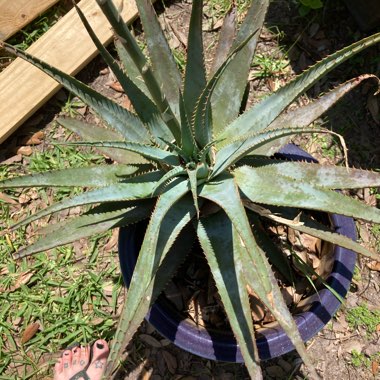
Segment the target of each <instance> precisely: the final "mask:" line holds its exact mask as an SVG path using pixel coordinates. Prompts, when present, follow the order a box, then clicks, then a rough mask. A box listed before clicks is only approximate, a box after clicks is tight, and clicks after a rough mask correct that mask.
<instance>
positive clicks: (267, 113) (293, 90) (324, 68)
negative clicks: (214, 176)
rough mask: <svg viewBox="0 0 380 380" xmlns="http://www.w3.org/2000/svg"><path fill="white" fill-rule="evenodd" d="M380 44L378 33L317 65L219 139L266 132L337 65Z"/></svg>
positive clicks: (280, 90)
mask: <svg viewBox="0 0 380 380" xmlns="http://www.w3.org/2000/svg"><path fill="white" fill-rule="evenodd" d="M379 41H380V33H376V34H374V35H372V36H369V37H366V38H363V39H362V40H360V41H358V42H355V43H353V44H351V45H349V46H347V47H345V48H343V49H341V50H339V51H337V52H335V53H333V54H331V55H329V56H328V57H326V58H324V59H323V60H322V61H320V62H318V63H317V64H315V65H314V66H312V67H311V68H309V69H308V70H306V71H305V72H303V73H302V74H301V75H299V76H298V77H296V78H295V79H294V80H293V81H291V82H290V83H289V84H287V85H285V86H284V87H281V88H280V89H279V90H278V91H276V92H275V93H273V94H272V95H270V96H268V97H267V98H266V99H264V100H263V101H261V102H260V103H258V104H257V105H255V106H253V107H252V108H250V109H249V110H248V111H246V112H245V113H244V114H242V115H241V116H240V117H238V118H237V119H235V120H234V121H233V122H232V123H231V124H229V125H228V126H227V128H226V129H225V130H224V132H223V133H221V134H220V136H219V137H220V138H226V139H229V140H231V139H234V138H236V136H237V135H240V136H243V135H245V134H246V133H248V132H259V131H262V130H263V129H265V128H267V127H268V126H269V125H270V124H271V123H272V122H273V121H274V120H275V119H276V118H277V117H278V116H279V115H280V113H281V112H283V111H284V110H285V108H286V107H287V106H289V105H290V104H291V103H292V102H293V101H294V100H295V99H296V98H297V97H299V96H300V95H302V94H303V93H304V92H305V91H307V90H308V89H309V88H310V87H311V86H312V85H313V84H315V83H316V82H317V81H318V80H319V79H321V78H322V77H323V76H324V75H326V74H327V73H328V72H330V71H331V70H333V69H334V68H335V67H337V66H338V65H339V64H341V63H343V62H344V61H346V60H347V59H349V58H351V57H353V56H354V55H355V54H357V53H359V52H360V51H362V50H364V49H366V48H367V47H369V46H372V45H374V44H376V43H378V42H379Z"/></svg>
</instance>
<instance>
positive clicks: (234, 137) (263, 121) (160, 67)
mask: <svg viewBox="0 0 380 380" xmlns="http://www.w3.org/2000/svg"><path fill="white" fill-rule="evenodd" d="M97 3H98V5H99V7H100V8H101V10H102V11H103V13H104V14H105V16H106V17H107V19H108V21H109V22H110V24H111V25H112V27H113V29H114V31H115V34H116V39H115V46H116V48H117V51H118V53H119V57H120V62H118V61H116V60H115V59H114V57H113V56H111V55H110V53H109V52H108V51H107V50H106V49H105V48H104V47H103V46H102V44H101V43H100V41H99V40H98V38H97V37H96V35H95V33H94V32H93V30H92V29H91V26H90V24H89V22H88V21H87V20H86V18H85V17H84V15H83V14H82V12H81V10H80V8H78V7H77V9H78V12H79V15H80V17H81V19H82V21H83V23H84V25H85V27H86V29H87V30H88V32H89V34H90V36H91V38H92V39H93V41H94V43H95V44H96V46H97V48H98V50H99V52H100V53H101V55H102V56H103V58H104V60H105V61H106V63H107V64H108V66H109V67H110V69H111V70H112V71H113V73H114V74H115V76H116V78H117V79H118V81H119V82H120V84H121V86H122V87H123V89H124V91H125V93H126V94H127V95H128V97H129V99H130V101H131V103H132V106H133V112H132V111H129V110H127V109H125V108H123V107H122V106H120V105H118V104H117V103H116V102H114V101H112V100H110V99H108V98H107V97H105V96H103V95H102V94H100V93H98V92H96V91H95V90H93V89H91V88H90V87H88V86H86V85H85V84H83V83H81V82H80V81H78V80H77V79H75V78H74V77H71V76H69V75H67V74H65V73H63V72H61V71H59V70H57V69H56V68H54V67H51V66H50V65H48V64H46V63H44V62H43V61H41V60H39V59H37V58H35V57H33V56H31V55H29V54H28V53H26V52H23V51H20V50H18V49H16V48H14V47H12V46H10V45H8V44H5V43H2V44H1V45H2V46H3V48H5V49H6V50H8V51H10V52H13V53H14V54H16V55H17V56H19V57H21V58H23V59H25V60H26V61H29V62H30V63H32V64H33V65H35V66H37V67H38V68H40V69H41V70H43V71H44V72H45V73H47V74H49V75H50V76H51V77H53V78H54V79H56V80H57V81H58V82H59V83H61V84H62V85H63V86H64V87H65V88H67V89H68V90H69V91H71V92H72V93H73V94H75V95H76V96H78V97H80V98H81V99H82V100H83V101H84V102H85V103H86V104H87V105H89V106H90V107H92V109H93V110H94V111H95V112H96V113H97V114H98V115H99V117H100V118H101V119H102V120H103V121H104V124H105V126H106V127H100V126H96V125H89V124H87V123H84V122H83V121H80V120H76V119H70V118H59V119H58V123H59V124H61V125H62V126H64V127H65V128H67V129H69V130H71V131H74V132H76V133H77V134H79V135H80V136H81V137H82V139H83V140H84V142H72V143H70V144H75V145H77V146H81V145H86V146H91V147H96V148H98V149H100V150H101V151H103V152H105V153H106V154H107V155H108V156H109V157H111V158H112V159H114V160H115V161H116V162H118V164H117V165H116V164H115V165H104V166H96V167H85V168H73V169H70V168H69V169H64V170H60V171H51V172H46V173H41V174H35V175H32V176H23V177H17V178H11V179H8V180H5V181H3V182H1V183H0V188H1V189H6V188H12V187H32V186H33V187H34V186H40V187H59V186H82V187H84V188H86V189H87V190H86V191H85V192H84V193H82V194H79V195H76V196H73V197H71V198H68V199H64V200H62V201H60V202H58V203H55V204H52V205H50V206H48V207H47V208H45V209H43V210H41V211H39V212H37V213H35V214H34V215H31V216H29V217H27V218H26V219H24V220H22V221H20V222H18V223H17V224H15V225H14V226H13V227H12V228H18V227H21V226H25V225H27V224H29V223H31V222H33V221H35V220H37V219H39V218H42V217H44V216H47V215H50V214H52V213H56V212H59V211H61V210H64V209H68V208H71V207H77V206H85V205H89V206H90V210H89V211H87V212H85V213H84V214H82V215H80V216H78V217H76V218H73V219H69V220H66V221H62V222H59V223H57V224H55V225H51V226H49V227H47V228H46V229H45V230H44V234H45V236H44V237H43V238H41V239H40V240H37V241H36V242H35V243H34V244H32V245H30V246H27V247H25V248H23V249H21V250H20V251H19V252H18V253H17V254H16V257H17V258H21V257H24V256H27V255H30V254H32V253H35V252H39V251H42V250H47V249H50V248H53V247H55V246H58V245H62V244H66V243H69V242H71V241H74V240H76V239H80V238H82V237H86V236H89V235H92V234H94V233H97V232H102V231H105V230H108V229H110V228H114V227H118V226H125V225H128V224H131V223H136V222H138V221H140V220H143V219H146V220H147V221H148V226H147V230H146V233H145V237H144V240H143V243H142V246H141V249H140V253H139V257H138V260H137V264H136V267H135V270H134V273H133V278H132V281H131V285H130V288H129V289H128V294H127V297H126V301H125V306H124V309H123V312H122V314H121V316H120V321H119V325H118V329H117V332H116V335H115V338H114V341H113V344H112V350H111V353H110V357H109V359H108V365H107V369H106V373H105V375H104V376H105V378H111V377H112V376H113V374H114V373H115V371H116V369H117V368H118V365H119V363H120V361H121V360H122V358H123V352H124V349H125V347H126V345H127V343H128V342H129V341H130V340H131V338H132V336H133V334H134V333H135V332H136V330H137V328H138V327H139V325H140V323H141V321H142V320H143V318H144V316H145V315H146V313H147V311H148V310H149V308H150V307H151V305H152V304H153V303H154V301H155V299H156V298H157V297H158V295H159V294H160V293H161V291H162V290H163V289H164V287H165V284H166V283H167V282H168V281H169V280H170V278H171V277H172V276H173V275H174V274H175V272H176V270H177V268H178V266H179V265H180V264H181V263H182V262H183V260H184V258H185V255H186V250H184V249H182V250H181V249H176V247H179V246H189V245H191V241H194V240H195V239H198V240H199V242H200V245H201V247H202V249H203V251H204V254H205V256H206V259H207V261H208V263H209V267H210V271H211V273H212V276H213V278H214V280H215V283H216V286H217V289H218V291H219V294H220V297H221V299H222V302H223V305H224V307H225V311H226V314H227V316H228V318H229V322H230V325H231V329H232V331H233V333H234V335H235V337H236V339H237V342H238V344H239V346H240V349H241V352H242V355H243V358H244V360H245V364H246V366H247V368H248V371H249V373H250V376H251V377H252V378H254V379H259V378H261V372H260V365H259V360H258V353H257V347H256V343H255V330H254V326H253V322H252V317H251V313H250V304H249V298H248V293H247V286H249V287H250V288H251V289H252V290H253V291H254V292H255V293H256V294H257V295H258V296H259V297H260V298H261V300H262V302H263V303H264V304H265V306H266V307H267V308H268V309H269V310H270V312H271V313H272V314H273V315H274V316H275V318H276V319H277V321H278V323H279V324H280V326H281V327H282V328H283V329H284V330H285V332H286V333H287V334H288V336H289V338H290V339H291V341H292V343H293V344H294V346H295V348H296V349H297V351H298V352H299V354H300V356H301V358H302V359H303V360H304V362H305V363H306V364H307V365H308V367H309V368H310V371H311V372H312V374H313V376H315V377H316V376H317V375H316V373H315V371H314V369H313V365H312V362H311V360H310V359H309V357H308V354H307V352H306V350H305V347H304V343H303V342H302V339H301V337H300V334H299V332H298V330H297V327H296V325H295V323H294V320H293V318H292V316H291V314H290V312H289V311H288V309H287V306H286V304H285V302H284V300H283V297H282V295H281V292H280V289H279V287H278V285H277V280H276V278H275V276H274V273H273V269H272V267H271V265H278V261H276V252H277V248H276V247H275V246H274V244H273V247H271V245H270V244H266V245H265V249H264V247H263V246H262V244H261V243H260V241H258V240H257V239H256V237H255V236H256V235H255V233H254V232H255V228H256V225H257V221H258V220H260V219H263V220H265V219H266V220H269V221H272V222H275V223H280V224H283V225H286V226H290V227H292V228H294V229H295V230H299V231H301V232H306V233H308V234H310V235H313V236H316V237H318V238H321V239H324V240H326V241H328V242H330V243H333V244H336V245H340V246H342V247H344V248H347V249H350V250H353V251H356V252H358V253H360V254H363V255H365V256H367V257H371V258H373V259H378V256H377V255H376V254H375V253H373V252H371V251H369V250H367V249H366V248H364V247H362V246H361V245H359V244H358V243H356V242H354V241H352V240H351V239H349V238H347V237H345V236H343V235H340V234H337V233H335V232H334V231H333V230H332V229H331V228H329V227H326V226H324V225H322V224H320V223H318V222H316V221H315V220H314V219H313V218H312V217H311V216H308V214H307V213H302V214H301V215H302V218H301V219H299V218H298V219H297V218H294V219H292V218H289V215H291V213H289V212H288V213H286V212H284V213H282V211H281V210H285V208H286V209H289V208H291V209H292V210H293V214H294V213H295V214H294V215H298V214H299V210H301V209H302V210H318V211H323V212H329V213H336V214H342V215H345V216H349V217H354V218H359V219H364V220H367V221H370V222H374V223H379V222H380V212H379V210H378V209H377V208H374V207H370V206H368V205H366V204H363V203H361V202H359V201H358V200H355V199H353V198H350V197H348V196H345V195H344V194H342V193H340V192H337V191H336V190H337V189H356V188H363V187H378V186H380V174H379V173H376V172H370V171H364V170H358V169H354V168H348V167H339V166H323V165H319V164H315V163H306V162H288V161H282V160H278V159H274V158H273V157H272V155H273V153H275V152H276V151H277V150H278V149H279V148H280V147H281V146H283V145H284V144H285V143H286V142H287V141H289V139H290V138H291V137H292V136H294V135H297V134H300V133H315V132H320V133H332V132H331V131H328V130H326V129H323V128H319V127H316V126H313V125H312V122H313V121H314V120H315V119H317V118H318V117H320V116H321V115H322V114H323V112H325V111H326V110H327V109H329V108H330V107H331V106H332V105H333V104H334V103H335V102H336V101H337V100H338V99H340V98H341V97H342V96H343V95H344V94H346V93H347V92H348V91H350V90H351V89H352V88H354V87H356V86H357V85H358V84H360V83H361V82H362V81H363V80H367V79H371V80H374V81H376V82H378V79H377V78H376V77H375V76H373V75H362V76H359V77H357V78H354V79H352V80H350V81H348V82H346V83H344V84H342V85H340V86H338V87H336V88H334V89H332V90H331V91H330V92H328V93H326V94H324V95H323V96H321V97H320V98H318V99H316V100H314V102H311V103H310V104H308V105H307V106H305V107H303V108H299V109H296V110H293V111H289V112H287V113H286V112H284V111H285V110H286V109H287V107H288V106H289V105H290V104H291V103H292V102H293V101H294V100H296V99H297V98H298V97H299V96H300V95H302V94H303V93H304V92H305V91H306V90H307V89H309V88H310V87H311V86H313V84H314V83H316V82H317V81H318V80H319V79H320V78H322V77H323V76H324V75H326V74H327V73H328V72H329V71H331V70H332V69H334V68H335V67H336V66H337V65H339V64H340V63H342V62H344V61H345V60H347V59H348V58H350V57H352V56H354V55H355V54H357V53H359V52H360V51H362V50H364V49H365V48H367V47H369V46H371V45H374V44H376V43H378V42H379V41H380V33H378V34H374V35H372V36H370V37H367V38H365V39H363V40H361V41H358V42H355V43H353V44H352V45H350V46H348V47H345V48H344V49H342V50H340V51H338V52H336V53H334V54H332V55H330V56H328V57H326V58H324V59H323V60H322V61H320V62H318V63H317V64H315V65H314V66H312V67H311V68H309V69H308V70H307V71H305V72H304V73H302V74H301V75H299V76H297V77H296V78H295V79H293V80H292V81H291V82H290V83H288V84H287V85H285V86H284V87H282V88H280V89H279V90H278V91H277V92H275V93H273V94H271V95H270V96H268V97H266V98H265V99H264V100H262V101H261V102H259V103H257V104H255V105H253V106H252V107H251V108H249V109H248V110H245V111H244V112H242V109H244V108H245V104H244V103H245V101H244V99H245V98H246V96H245V92H246V88H247V78H248V73H249V70H250V65H251V62H252V59H253V57H254V54H255V49H256V44H257V40H258V38H259V35H260V30H261V28H262V26H263V23H264V19H265V15H266V12H267V9H268V5H269V0H255V1H253V2H252V4H251V6H250V8H249V9H248V12H247V14H246V17H245V19H244V21H243V22H242V24H241V25H240V27H239V28H238V30H237V27H236V25H235V19H234V16H233V12H231V13H229V14H228V15H227V17H226V19H225V22H224V25H223V27H222V31H221V34H220V38H219V42H218V47H217V49H216V54H215V58H214V64H213V66H212V69H211V73H207V71H206V68H205V62H204V51H203V43H202V15H203V13H202V9H203V2H202V1H201V0H194V1H193V4H192V13H191V19H190V26H189V35H188V46H187V62H186V68H185V72H184V73H182V72H180V70H179V68H178V67H177V65H176V63H175V60H174V58H173V55H172V52H171V50H170V48H169V45H168V43H167V40H166V38H165V35H164V33H163V31H162V30H161V27H160V24H159V22H158V19H157V17H156V14H155V12H154V9H153V7H152V4H151V3H150V2H149V0H139V1H137V6H138V10H139V13H140V17H141V21H142V24H143V28H144V33H145V40H146V47H147V52H148V55H149V58H148V57H147V56H146V55H145V54H144V53H143V51H142V50H141V49H140V47H139V45H138V43H137V41H136V39H135V38H134V37H133V35H132V33H131V32H130V30H129V29H128V27H127V25H126V24H125V23H124V22H123V20H122V19H121V17H120V16H119V14H118V11H117V8H116V7H115V5H114V4H113V2H112V1H111V0H97ZM242 103H243V104H242ZM342 141H343V140H342ZM274 206H276V208H274ZM278 206H280V207H278ZM274 210H276V212H275V211H274ZM279 210H280V211H279ZM251 214H252V215H253V217H251ZM255 215H256V216H255ZM257 217H259V219H257ZM253 221H255V222H253ZM58 230H59V232H60V233H59V236H57V235H58V234H57V231H58ZM226 252H228V254H226ZM277 256H278V255H277ZM268 257H269V260H268ZM277 258H278V259H279V260H280V258H279V257H277ZM280 261H281V260H280ZM275 263H277V264H275ZM279 266H281V265H279Z"/></svg>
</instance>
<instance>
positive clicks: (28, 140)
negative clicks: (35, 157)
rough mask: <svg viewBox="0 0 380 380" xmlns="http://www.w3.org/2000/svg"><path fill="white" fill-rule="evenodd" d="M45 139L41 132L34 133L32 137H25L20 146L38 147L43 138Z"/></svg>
mask: <svg viewBox="0 0 380 380" xmlns="http://www.w3.org/2000/svg"><path fill="white" fill-rule="evenodd" d="M44 137H45V134H44V132H43V131H38V132H36V133H34V134H33V135H32V136H30V137H29V136H27V137H25V138H24V139H23V140H22V142H21V144H22V145H38V144H41V142H42V140H43V138H44Z"/></svg>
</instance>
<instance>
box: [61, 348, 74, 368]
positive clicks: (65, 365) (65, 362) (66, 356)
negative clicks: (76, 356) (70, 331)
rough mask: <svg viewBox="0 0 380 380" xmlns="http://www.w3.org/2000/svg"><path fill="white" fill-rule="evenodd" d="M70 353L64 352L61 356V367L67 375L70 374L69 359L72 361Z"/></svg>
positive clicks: (69, 351)
mask: <svg viewBox="0 0 380 380" xmlns="http://www.w3.org/2000/svg"><path fill="white" fill-rule="evenodd" d="M72 356H73V355H72V352H71V350H65V351H63V354H62V367H63V370H62V371H63V373H64V374H67V373H69V372H71V359H72Z"/></svg>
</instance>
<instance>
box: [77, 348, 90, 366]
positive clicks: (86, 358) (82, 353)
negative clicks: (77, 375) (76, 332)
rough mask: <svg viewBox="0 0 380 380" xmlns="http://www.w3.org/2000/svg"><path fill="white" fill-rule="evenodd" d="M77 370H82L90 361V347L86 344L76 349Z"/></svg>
mask: <svg viewBox="0 0 380 380" xmlns="http://www.w3.org/2000/svg"><path fill="white" fill-rule="evenodd" d="M78 360H79V370H80V371H81V370H83V369H84V368H86V367H87V365H88V363H89V362H90V348H89V347H87V346H82V347H80V349H79V351H78Z"/></svg>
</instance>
